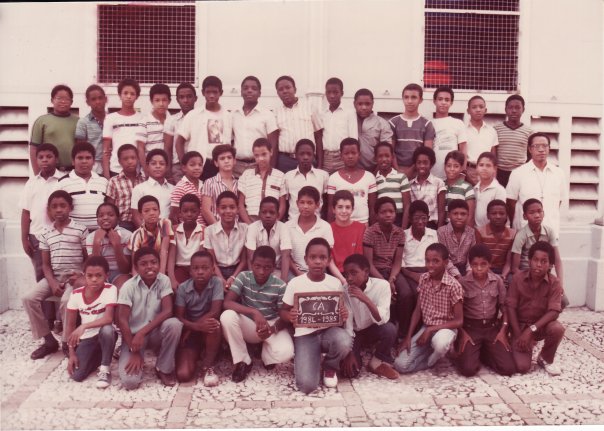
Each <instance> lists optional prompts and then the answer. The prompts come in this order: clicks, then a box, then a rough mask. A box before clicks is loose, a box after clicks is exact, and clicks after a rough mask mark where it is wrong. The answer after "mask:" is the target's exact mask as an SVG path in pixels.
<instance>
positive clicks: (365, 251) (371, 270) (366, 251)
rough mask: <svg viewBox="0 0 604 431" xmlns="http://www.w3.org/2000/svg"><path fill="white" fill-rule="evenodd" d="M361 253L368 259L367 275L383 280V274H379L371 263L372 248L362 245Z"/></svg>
mask: <svg viewBox="0 0 604 431" xmlns="http://www.w3.org/2000/svg"><path fill="white" fill-rule="evenodd" d="M363 254H364V255H365V257H366V258H367V260H368V261H369V275H370V276H371V277H376V278H381V279H382V280H385V278H384V276H383V275H382V274H380V272H379V271H378V270H377V268H376V267H375V265H374V264H373V248H371V247H365V246H363Z"/></svg>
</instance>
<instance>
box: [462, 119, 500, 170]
mask: <svg viewBox="0 0 604 431" xmlns="http://www.w3.org/2000/svg"><path fill="white" fill-rule="evenodd" d="M466 137H467V138H468V162H472V163H476V162H478V156H480V155H481V154H482V153H484V152H487V151H489V152H490V151H491V148H492V147H496V146H497V145H499V141H498V140H497V132H496V131H495V129H494V128H493V126H489V125H488V124H487V123H485V122H484V121H483V122H482V126H480V129H477V128H476V127H474V126H472V124H468V125H467V127H466Z"/></svg>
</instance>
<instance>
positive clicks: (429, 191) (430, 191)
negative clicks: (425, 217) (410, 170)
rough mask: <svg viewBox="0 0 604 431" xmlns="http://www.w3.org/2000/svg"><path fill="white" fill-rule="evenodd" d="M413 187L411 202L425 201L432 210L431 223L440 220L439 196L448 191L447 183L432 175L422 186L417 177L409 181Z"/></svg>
mask: <svg viewBox="0 0 604 431" xmlns="http://www.w3.org/2000/svg"><path fill="white" fill-rule="evenodd" d="M409 185H410V186H411V202H413V201H424V202H425V203H426V204H427V205H428V210H430V214H429V216H430V221H437V220H438V194H439V193H440V192H442V191H445V192H446V191H447V186H446V185H445V182H444V181H443V180H441V179H440V178H438V177H436V176H434V175H432V174H430V175H429V176H428V178H426V181H424V182H423V183H422V184H420V183H419V182H418V181H417V177H415V178H413V179H412V180H411V181H409Z"/></svg>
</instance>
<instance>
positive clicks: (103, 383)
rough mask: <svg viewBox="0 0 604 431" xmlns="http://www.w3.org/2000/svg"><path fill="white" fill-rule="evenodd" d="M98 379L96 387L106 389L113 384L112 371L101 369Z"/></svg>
mask: <svg viewBox="0 0 604 431" xmlns="http://www.w3.org/2000/svg"><path fill="white" fill-rule="evenodd" d="M97 377H98V380H97V381H96V387H97V388H99V389H105V388H106V387H108V386H109V385H110V384H111V371H109V370H99V373H98V374H97Z"/></svg>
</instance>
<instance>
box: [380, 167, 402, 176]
mask: <svg viewBox="0 0 604 431" xmlns="http://www.w3.org/2000/svg"><path fill="white" fill-rule="evenodd" d="M397 172H398V171H396V169H394V168H390V172H388V173H387V174H386V175H382V174H381V172H380V171H379V170H378V171H377V173H376V174H375V177H376V178H378V177H383V178H388V177H389V176H390V175H392V174H396V173H397Z"/></svg>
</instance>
